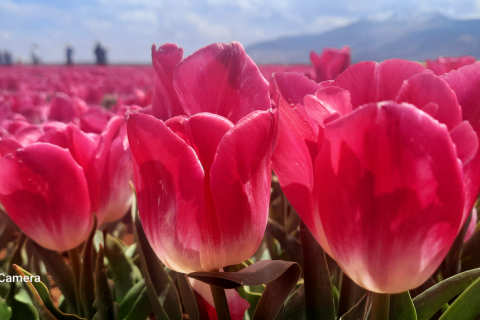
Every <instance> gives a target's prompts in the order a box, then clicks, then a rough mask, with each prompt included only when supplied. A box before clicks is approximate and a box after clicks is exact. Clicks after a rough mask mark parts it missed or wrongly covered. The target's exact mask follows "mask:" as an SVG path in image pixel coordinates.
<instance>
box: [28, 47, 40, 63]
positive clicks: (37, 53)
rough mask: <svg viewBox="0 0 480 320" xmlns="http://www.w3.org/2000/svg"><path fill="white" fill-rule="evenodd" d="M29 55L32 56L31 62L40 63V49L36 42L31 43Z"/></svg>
mask: <svg viewBox="0 0 480 320" xmlns="http://www.w3.org/2000/svg"><path fill="white" fill-rule="evenodd" d="M30 55H31V57H32V62H33V64H40V50H39V49H38V46H37V45H36V44H33V45H32V49H31V51H30Z"/></svg>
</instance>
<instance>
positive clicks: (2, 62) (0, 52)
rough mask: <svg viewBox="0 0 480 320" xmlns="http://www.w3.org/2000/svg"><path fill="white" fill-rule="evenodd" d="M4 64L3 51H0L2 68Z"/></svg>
mask: <svg viewBox="0 0 480 320" xmlns="http://www.w3.org/2000/svg"><path fill="white" fill-rule="evenodd" d="M3 64H4V61H3V53H2V51H0V66H1V65H3Z"/></svg>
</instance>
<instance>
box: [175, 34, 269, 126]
mask: <svg viewBox="0 0 480 320" xmlns="http://www.w3.org/2000/svg"><path fill="white" fill-rule="evenodd" d="M173 83H174V86H175V88H176V90H177V92H178V96H179V98H180V101H181V102H182V105H183V108H184V109H185V111H186V113H187V115H189V116H191V115H194V114H196V113H200V112H210V113H214V114H218V115H220V116H223V117H225V118H227V119H229V120H230V121H232V122H233V123H236V122H237V121H238V120H240V118H242V117H243V116H245V115H247V114H249V113H250V112H252V111H254V110H267V109H268V108H270V96H269V90H268V82H267V81H266V80H265V78H263V76H262V75H261V73H260V71H259V70H258V67H257V66H256V65H255V63H254V62H253V60H252V59H251V58H250V57H249V56H248V55H247V54H246V53H245V50H244V49H243V47H242V45H241V44H240V43H239V42H236V41H234V42H231V43H229V44H222V43H215V44H211V45H209V46H206V47H204V48H202V49H200V50H198V51H196V52H195V53H194V54H192V55H191V56H189V57H187V58H186V59H184V60H183V61H181V62H180V63H179V64H178V66H177V68H176V69H175V73H174V77H173Z"/></svg>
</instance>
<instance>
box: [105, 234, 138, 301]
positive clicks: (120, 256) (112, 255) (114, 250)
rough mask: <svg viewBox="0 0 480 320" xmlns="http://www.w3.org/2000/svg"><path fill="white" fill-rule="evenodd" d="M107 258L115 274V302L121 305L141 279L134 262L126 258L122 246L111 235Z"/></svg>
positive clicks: (106, 247) (106, 252) (106, 245)
mask: <svg viewBox="0 0 480 320" xmlns="http://www.w3.org/2000/svg"><path fill="white" fill-rule="evenodd" d="M105 256H106V257H107V259H108V261H109V263H110V268H111V270H112V272H113V280H114V281H115V301H116V302H118V303H120V304H121V303H122V300H123V298H124V297H125V295H126V294H127V292H128V291H129V290H130V289H131V288H132V287H133V285H134V284H135V282H136V280H137V279H138V278H139V274H138V270H137V269H136V267H135V265H134V264H133V262H132V260H130V259H129V258H128V257H127V256H126V253H125V249H124V248H123V246H122V244H121V243H120V242H119V241H118V240H117V239H115V238H114V237H112V236H111V235H110V234H107V237H106V239H105Z"/></svg>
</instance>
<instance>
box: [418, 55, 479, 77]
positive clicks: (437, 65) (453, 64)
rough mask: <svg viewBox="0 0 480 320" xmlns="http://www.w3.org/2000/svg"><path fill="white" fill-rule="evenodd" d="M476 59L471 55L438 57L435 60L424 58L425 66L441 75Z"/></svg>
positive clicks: (472, 62)
mask: <svg viewBox="0 0 480 320" xmlns="http://www.w3.org/2000/svg"><path fill="white" fill-rule="evenodd" d="M476 61H477V59H475V57H472V56H460V57H438V58H437V59H435V60H429V59H427V60H426V63H427V68H428V69H430V70H432V71H433V72H435V74H436V75H439V76H440V75H442V74H445V73H448V72H450V71H452V70H457V69H458V68H460V67H463V66H468V65H470V64H474V63H475V62H476Z"/></svg>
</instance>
